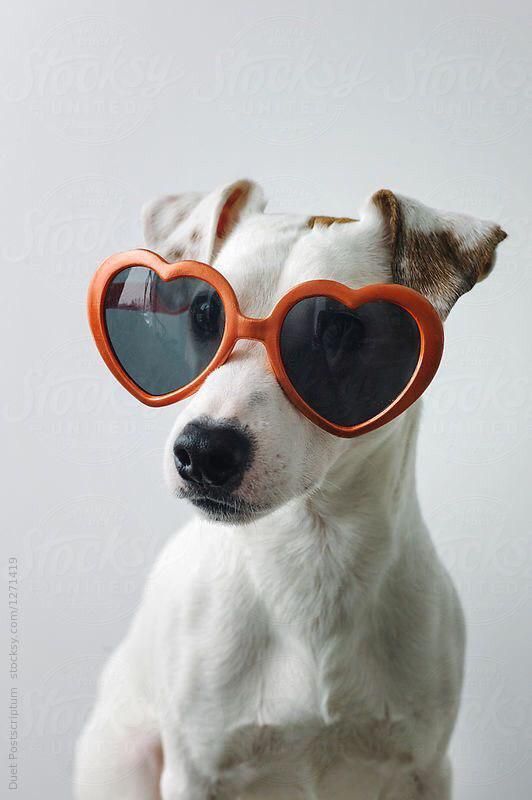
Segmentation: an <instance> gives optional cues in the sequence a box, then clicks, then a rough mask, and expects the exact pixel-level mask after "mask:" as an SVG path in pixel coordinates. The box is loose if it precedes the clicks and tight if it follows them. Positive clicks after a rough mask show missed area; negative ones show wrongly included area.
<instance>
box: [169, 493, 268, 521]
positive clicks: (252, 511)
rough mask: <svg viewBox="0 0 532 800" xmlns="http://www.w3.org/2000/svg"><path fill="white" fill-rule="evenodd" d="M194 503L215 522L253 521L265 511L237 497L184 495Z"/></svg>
mask: <svg viewBox="0 0 532 800" xmlns="http://www.w3.org/2000/svg"><path fill="white" fill-rule="evenodd" d="M183 497H184V499H186V500H189V501H190V502H191V503H192V505H193V506H194V507H195V508H197V509H198V511H201V512H202V513H203V514H205V515H206V516H207V517H208V518H209V519H210V520H213V521H215V522H231V523H244V522H251V520H253V519H256V518H257V517H258V516H262V514H264V513H265V511H264V510H263V509H261V508H259V507H257V506H255V505H253V504H252V503H249V502H247V501H246V500H241V499H239V498H237V497H224V498H221V497H220V498H217V497H210V496H206V495H186V494H185V495H184V496H183Z"/></svg>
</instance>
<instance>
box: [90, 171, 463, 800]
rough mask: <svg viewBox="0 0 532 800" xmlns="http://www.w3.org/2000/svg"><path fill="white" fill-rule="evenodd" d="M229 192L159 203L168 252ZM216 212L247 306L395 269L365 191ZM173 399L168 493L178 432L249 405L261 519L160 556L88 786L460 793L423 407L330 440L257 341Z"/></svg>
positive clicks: (112, 673)
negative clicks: (419, 476) (421, 475)
mask: <svg viewBox="0 0 532 800" xmlns="http://www.w3.org/2000/svg"><path fill="white" fill-rule="evenodd" d="M250 186H252V185H250ZM223 191H227V190H223ZM251 197H255V198H256V197H257V195H256V192H255V189H254V187H253V190H252V191H250V198H251ZM217 199H219V194H217V195H216V196H215V197H210V196H208V197H207V198H206V199H203V200H197V197H196V201H197V202H196V203H191V202H189V203H188V205H187V203H186V202H185V201H180V200H179V199H177V198H171V199H170V200H169V201H168V203H170V204H171V203H176V202H177V203H178V204H179V203H183V205H182V207H186V208H187V213H189V212H190V208H192V209H193V210H192V214H195V213H196V216H195V218H194V221H193V223H191V220H190V216H186V215H185V218H183V219H182V220H177V221H176V222H175V223H173V224H174V227H172V224H170V226H169V227H170V229H168V220H171V219H172V213H173V212H172V209H169V208H168V207H167V206H168V203H166V204H165V203H162V205H161V208H160V209H159V213H161V214H163V215H166V216H165V217H164V219H165V220H166V226H167V227H166V233H165V234H164V236H163V238H162V239H161V238H159V239H158V247H159V250H160V251H161V252H163V254H165V251H166V252H167V253H168V252H170V251H171V250H172V248H173V247H174V246H175V245H176V243H179V246H180V247H184V246H185V247H186V246H187V245H186V231H187V230H190V227H191V226H192V225H194V226H198V225H199V224H200V222H201V220H200V219H199V218H198V216H197V209H198V208H199V205H200V204H201V203H203V204H204V206H205V208H209V209H211V210H212V209H213V208H218V209H219V208H220V204H219V203H218V205H217ZM250 202H251V200H250ZM255 202H256V200H255ZM194 209H195V210H194ZM174 211H175V208H174ZM150 213H151V220H152V223H153V218H154V216H155V217H157V214H155V215H154V214H153V207H152V211H151V212H149V213H148V216H150ZM209 214H211V216H209ZM209 214H207V217H205V218H204V219H203V229H206V230H204V233H203V236H204V238H203V240H202V241H201V242H197V241H196V242H195V244H194V246H195V247H200V248H203V249H202V251H201V252H202V256H203V258H205V259H207V258H208V257H212V255H213V254H214V255H215V256H216V258H215V262H214V263H215V266H217V268H218V269H220V271H222V272H223V273H224V274H225V275H226V276H227V277H228V278H229V280H230V281H231V283H232V284H233V286H234V288H235V291H236V293H237V296H238V298H239V301H240V303H241V307H242V311H243V312H244V313H246V314H248V315H250V316H263V315H266V314H267V313H268V312H269V311H270V310H271V308H272V307H273V305H274V304H275V302H276V301H277V300H278V299H279V297H281V296H282V294H283V293H284V292H286V290H287V289H288V288H289V287H291V286H293V285H295V284H297V283H300V282H301V281H303V280H307V279H310V278H320V277H322V278H323V277H325V278H332V279H335V280H339V281H341V282H344V283H348V284H349V285H351V286H359V285H363V284H367V283H376V282H382V281H389V280H390V272H389V267H388V263H389V252H388V250H387V246H386V243H385V238H384V233H383V225H382V221H381V219H380V217H379V214H378V213H377V212H376V209H375V208H374V206H373V205H372V204H371V203H370V204H369V205H368V207H367V208H366V211H365V213H364V214H363V215H362V220H361V222H360V223H353V224H347V225H333V226H332V227H329V228H321V229H320V228H317V229H314V230H308V229H307V228H306V227H305V220H304V219H303V218H300V217H288V216H284V215H279V216H274V215H265V214H262V213H260V209H258V208H257V206H256V205H255V206H254V207H252V208H251V210H250V208H249V207H248V206H246V208H244V209H243V210H241V211H240V212H239V218H238V220H236V223H237V224H236V227H235V228H234V229H233V232H232V233H231V235H230V236H229V238H228V239H227V240H226V241H225V242H223V243H219V247H218V246H216V247H215V240H214V238H213V235H212V230H213V227H212V226H213V219H212V213H211V211H209ZM174 219H175V217H174ZM183 225H184V226H185V228H183ZM187 226H188V227H187ZM148 228H149V226H148ZM162 228H163V229H164V225H163V226H162ZM148 238H149V239H150V229H148ZM153 240H154V237H153V236H152V239H151V241H150V240H149V241H148V244H153ZM192 246H193V245H192V244H191V245H190V247H192ZM216 250H217V252H216ZM189 254H190V249H189V250H188V252H187V255H189ZM176 413H177V419H176V423H175V426H174V428H173V430H172V431H171V433H170V436H169V439H168V445H167V448H166V455H165V473H166V479H167V482H168V484H169V486H170V488H171V490H172V491H173V492H175V493H176V494H177V495H179V494H181V493H182V491H183V486H182V485H181V479H180V478H179V477H178V475H177V473H176V470H175V467H174V463H173V457H172V444H173V442H174V440H175V437H176V435H177V434H178V433H179V431H181V430H182V428H183V426H184V425H185V424H186V423H187V422H188V421H190V420H192V419H194V418H196V417H197V416H201V415H204V414H206V415H209V416H211V417H214V418H215V419H223V418H236V419H238V420H239V421H240V422H241V423H242V424H243V425H246V426H248V428H249V429H250V430H251V431H252V433H253V435H254V437H255V440H256V442H257V449H256V453H255V457H254V460H253V463H252V465H251V468H250V469H249V471H248V473H247V474H246V476H245V478H244V481H243V483H242V486H241V488H240V489H239V491H238V493H239V496H240V497H241V498H242V500H246V501H247V502H248V503H250V504H252V505H253V506H254V507H256V508H257V515H256V517H255V518H254V519H253V520H252V521H250V522H248V523H246V524H243V525H240V526H234V527H230V526H227V525H223V524H220V523H214V522H210V521H208V520H206V519H202V518H199V517H198V518H197V519H195V520H194V522H192V523H191V524H189V525H188V526H187V527H186V528H184V529H183V530H181V531H179V532H178V533H177V534H176V535H175V536H174V538H172V539H171V540H170V542H169V543H168V545H167V546H166V548H165V549H164V551H163V552H162V553H161V555H160V557H159V559H158V561H157V563H156V565H155V566H154V568H153V570H152V573H151V577H150V579H149V581H148V585H147V587H146V591H145V594H144V597H143V600H142V603H141V606H140V608H139V610H138V612H137V615H136V616H135V619H134V620H133V623H132V625H131V628H130V630H129V633H128V634H127V636H126V638H125V640H124V641H123V642H122V644H121V645H120V647H119V648H118V650H117V651H116V652H115V654H114V655H113V657H112V658H111V660H110V662H109V664H108V666H107V668H106V670H105V672H104V674H103V676H102V680H101V685H100V690H99V696H98V701H97V704H96V707H95V709H94V712H93V714H92V716H91V718H90V720H89V722H88V724H87V726H86V728H85V730H84V732H83V735H82V737H81V739H80V742H79V744H78V751H77V766H76V778H75V783H76V798H77V799H78V800H156V799H157V800H158V798H159V797H161V798H162V800H208V799H209V798H216V800H223V798H227V799H229V798H231V799H232V800H235V799H236V798H257V800H268V799H271V800H274V799H277V800H288V798H290V800H291V799H292V798H294V799H295V798H308V799H309V800H323V799H325V800H331V799H333V798H334V799H335V800H347V799H348V798H349V800H414V799H416V800H448V798H450V770H449V764H448V760H447V755H446V753H447V747H448V742H449V737H450V735H451V732H452V729H453V725H454V721H455V716H456V713H457V708H458V703H459V694H460V688H461V681H462V661H463V648H464V632H463V622H462V614H461V610H460V605H459V602H458V600H457V597H456V594H455V592H454V589H453V586H452V583H451V581H450V579H449V576H448V575H447V573H446V572H445V569H444V568H443V566H442V565H441V563H440V562H439V560H438V558H437V556H436V554H435V551H434V548H433V545H432V542H431V540H430V537H429V535H428V533H427V530H426V527H425V524H424V522H423V519H422V517H421V514H420V510H419V506H418V501H417V498H416V488H415V444H416V436H417V428H418V418H419V414H420V408H419V403H418V404H417V405H416V406H414V407H412V408H411V409H409V410H408V411H407V412H406V413H404V414H403V415H402V416H401V417H399V418H398V419H397V420H395V421H394V422H393V423H391V424H388V425H387V426H384V427H383V428H381V429H379V430H377V431H375V432H373V433H370V434H366V435H365V436H362V437H360V438H359V439H355V440H349V441H346V440H342V439H338V438H336V437H334V436H331V435H329V434H327V433H325V432H323V431H322V430H320V429H319V428H317V427H316V426H314V425H312V424H311V423H310V422H309V421H308V420H306V419H305V418H304V417H303V416H302V415H301V414H299V413H298V412H297V411H296V410H295V409H294V407H293V406H292V405H291V404H290V403H289V401H288V400H287V399H286V397H285V396H284V394H283V392H282V391H281V389H280V388H279V386H278V384H277V382H276V381H275V379H274V377H273V375H272V374H271V372H270V371H269V369H268V366H267V363H266V358H265V352H264V349H263V347H262V345H261V344H259V343H249V342H247V343H240V344H239V345H238V346H237V348H236V350H235V352H234V354H233V356H232V358H231V359H230V361H229V362H228V363H227V364H226V365H224V366H223V367H221V368H220V369H219V370H217V371H215V372H214V373H213V374H212V375H211V376H210V377H209V378H208V379H207V381H206V382H205V384H204V385H203V387H202V388H201V389H200V391H199V392H198V393H197V394H196V395H195V396H194V397H193V399H192V400H191V401H190V402H189V404H188V405H187V407H186V409H185V410H180V409H179V406H178V407H176ZM161 748H162V752H163V760H162V762H161V757H160V749H161ZM161 763H164V768H163V770H162V776H161V781H160V785H159V775H160V771H161Z"/></svg>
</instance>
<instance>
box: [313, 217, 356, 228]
mask: <svg viewBox="0 0 532 800" xmlns="http://www.w3.org/2000/svg"><path fill="white" fill-rule="evenodd" d="M335 222H336V223H338V225H345V224H346V223H347V222H358V219H351V217H310V219H309V221H308V222H307V228H314V227H315V226H316V225H320V226H322V227H325V228H328V227H329V226H330V225H333V224H334V223H335Z"/></svg>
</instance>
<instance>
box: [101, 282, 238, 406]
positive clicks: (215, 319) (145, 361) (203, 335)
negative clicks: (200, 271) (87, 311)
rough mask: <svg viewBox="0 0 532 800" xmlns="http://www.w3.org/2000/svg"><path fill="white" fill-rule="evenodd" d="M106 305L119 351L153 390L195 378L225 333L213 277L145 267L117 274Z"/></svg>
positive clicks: (122, 359)
mask: <svg viewBox="0 0 532 800" xmlns="http://www.w3.org/2000/svg"><path fill="white" fill-rule="evenodd" d="M104 309H105V325H106V327H107V333H108V336H109V340H110V342H111V345H112V347H113V350H114V352H115V354H116V357H117V358H118V360H119V362H120V364H121V365H122V367H123V369H124V370H125V372H126V373H127V374H128V375H129V377H130V378H131V379H132V380H133V381H134V382H135V383H136V384H137V386H139V387H140V388H141V389H143V390H144V391H145V392H147V393H148V394H151V395H163V394H167V393H168V392H172V391H175V390H176V389H181V388H182V387H183V386H186V385H187V384H188V383H190V382H191V381H193V380H194V379H195V378H197V377H198V375H199V374H200V373H201V372H203V370H204V369H205V368H206V367H207V366H208V365H209V364H210V362H211V361H212V359H213V358H214V356H215V355H216V352H217V350H218V348H219V346H220V343H221V341H222V337H223V333H224V327H225V315H224V309H223V305H222V301H221V299H220V296H219V294H218V293H217V292H216V290H215V289H214V288H213V287H212V286H211V285H210V284H209V283H206V282H205V281H202V280H200V279H199V278H176V279H175V280H172V281H163V280H162V279H161V278H159V276H158V275H157V274H156V273H155V272H153V270H151V269H147V268H146V267H129V268H128V269H125V270H122V271H121V272H119V273H118V274H117V275H115V277H114V278H113V280H112V281H111V283H110V284H109V286H108V288H107V292H106V296H105V306H104Z"/></svg>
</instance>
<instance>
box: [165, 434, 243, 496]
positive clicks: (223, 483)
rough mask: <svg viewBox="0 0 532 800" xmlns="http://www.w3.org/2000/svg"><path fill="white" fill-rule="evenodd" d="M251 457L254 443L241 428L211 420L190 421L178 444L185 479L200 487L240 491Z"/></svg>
mask: <svg viewBox="0 0 532 800" xmlns="http://www.w3.org/2000/svg"><path fill="white" fill-rule="evenodd" d="M250 457H251V440H250V438H249V436H248V435H247V433H246V432H245V431H244V430H242V429H241V428H240V427H239V426H238V425H235V424H233V423H229V422H220V421H217V422H214V421H210V420H208V419H206V420H203V419H202V420H197V421H194V422H189V423H188V425H186V426H185V427H184V428H183V430H182V432H181V433H180V435H179V436H178V437H177V439H176V441H175V443H174V460H175V465H176V468H177V471H178V473H179V475H180V476H181V478H182V479H183V480H185V481H188V482H189V483H195V484H198V486H199V487H202V488H208V487H215V488H218V489H224V490H230V491H232V490H233V489H236V487H237V486H238V485H239V484H240V482H241V480H242V477H243V475H244V472H245V471H246V468H247V466H248V464H249V461H250Z"/></svg>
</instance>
